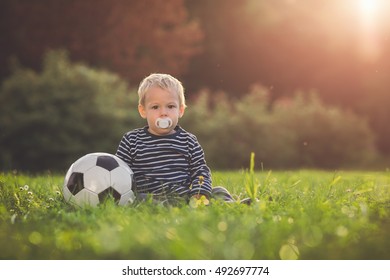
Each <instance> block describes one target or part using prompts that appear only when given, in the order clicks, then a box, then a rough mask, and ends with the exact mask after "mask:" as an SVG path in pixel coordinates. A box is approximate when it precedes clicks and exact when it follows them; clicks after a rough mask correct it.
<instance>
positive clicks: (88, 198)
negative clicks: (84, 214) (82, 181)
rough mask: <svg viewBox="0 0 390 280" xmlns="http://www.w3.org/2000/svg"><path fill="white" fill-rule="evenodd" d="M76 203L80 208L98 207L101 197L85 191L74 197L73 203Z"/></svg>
mask: <svg viewBox="0 0 390 280" xmlns="http://www.w3.org/2000/svg"><path fill="white" fill-rule="evenodd" d="M72 201H74V203H76V204H77V205H78V206H81V207H82V206H85V205H90V206H97V205H98V204H99V197H98V195H97V194H96V193H94V192H91V191H89V190H87V189H83V190H82V191H80V192H79V193H78V194H76V195H75V196H73V197H72V199H71V201H70V202H72Z"/></svg>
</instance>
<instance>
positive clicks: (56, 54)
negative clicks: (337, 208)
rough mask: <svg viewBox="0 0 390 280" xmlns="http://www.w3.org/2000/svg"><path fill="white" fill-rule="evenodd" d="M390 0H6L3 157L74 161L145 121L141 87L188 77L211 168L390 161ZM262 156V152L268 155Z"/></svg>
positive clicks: (185, 122)
mask: <svg viewBox="0 0 390 280" xmlns="http://www.w3.org/2000/svg"><path fill="white" fill-rule="evenodd" d="M389 12H390V4H389V3H387V1H384V0H343V1H339V0H318V1H311V0H301V1H294V0H272V1H257V0H242V1H235V0H213V1H206V0H198V1H190V0H187V1H186V0H164V1H162V0H147V1H141V0H133V1H125V0H117V1H109V0H93V1H92V0H83V1H77V0H67V1H65V0H34V1H27V0H18V1H15V0H3V1H1V2H0V32H1V34H2V36H1V37H0V65H1V67H0V80H1V88H0V164H1V165H0V169H22V170H30V171H42V170H45V169H51V170H59V169H60V170H62V169H64V168H67V166H68V165H69V164H70V163H71V162H73V161H74V160H75V159H77V158H78V157H79V156H81V155H83V154H85V153H88V152H95V151H106V152H115V150H116V147H117V144H118V142H119V140H120V138H121V136H122V135H123V133H125V132H126V131H128V130H130V129H133V128H135V127H139V126H142V125H144V122H143V120H142V119H141V118H140V117H139V116H138V112H137V96H136V87H137V86H138V83H139V81H140V80H141V79H142V78H143V77H144V76H146V75H148V74H150V73H151V72H166V73H170V74H172V75H175V76H177V77H178V78H179V79H181V80H182V81H183V83H184V86H185V87H186V94H187V98H188V105H189V107H188V109H187V112H186V115H185V117H184V118H183V119H182V126H183V127H184V128H185V129H187V130H188V131H191V132H193V133H194V134H196V135H197V136H198V138H199V140H200V142H201V144H202V146H203V148H204V149H205V152H206V157H207V160H208V162H209V164H210V165H211V166H212V167H213V168H221V169H222V168H223V169H230V168H240V167H247V165H248V162H249V155H250V152H252V151H253V152H255V153H256V160H257V161H259V162H262V163H263V164H264V167H265V168H300V167H316V168H340V167H351V168H352V167H364V168H370V167H372V168H374V167H381V168H383V167H388V166H389V163H390V160H389V158H390V144H389V143H390V126H388V120H389V119H390V111H389V110H388V108H389V106H390V95H389V91H390V81H389V79H388V76H389V74H390V41H389V40H387V38H388V36H389V35H390V28H389V27H390V16H389ZM257 166H259V165H258V164H257Z"/></svg>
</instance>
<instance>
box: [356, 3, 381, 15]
mask: <svg viewBox="0 0 390 280" xmlns="http://www.w3.org/2000/svg"><path fill="white" fill-rule="evenodd" d="M359 2H360V10H361V12H362V14H363V15H366V16H373V15H374V14H375V13H376V12H377V11H378V8H379V4H378V1H377V0H360V1H359Z"/></svg>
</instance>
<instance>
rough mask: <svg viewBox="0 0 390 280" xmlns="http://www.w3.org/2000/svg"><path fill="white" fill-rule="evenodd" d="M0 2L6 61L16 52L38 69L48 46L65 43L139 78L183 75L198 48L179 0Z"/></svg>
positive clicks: (79, 57) (78, 56) (81, 57)
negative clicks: (160, 72) (161, 74)
mask: <svg viewBox="0 0 390 280" xmlns="http://www.w3.org/2000/svg"><path fill="white" fill-rule="evenodd" d="M2 2H3V3H2V4H1V5H2V12H3V13H4V18H3V19H2V24H3V26H4V30H2V31H3V32H4V33H2V37H3V38H5V40H6V41H7V43H6V44H5V45H4V46H3V48H4V49H3V51H2V52H1V53H2V54H1V55H0V56H1V59H0V61H1V62H4V63H5V62H6V60H7V57H9V56H11V55H14V56H16V57H18V58H19V59H20V61H21V62H22V63H23V64H24V65H27V66H30V67H33V68H35V69H37V68H38V66H39V65H40V61H41V58H42V56H43V54H44V53H45V52H46V51H47V50H49V49H57V48H64V49H67V50H69V53H70V56H71V58H72V59H74V60H75V61H85V62H87V63H88V64H90V65H94V66H98V67H104V68H106V69H109V70H111V71H115V72H116V73H118V74H120V75H121V76H122V77H123V78H126V79H127V80H128V81H130V82H133V83H138V81H139V80H140V79H141V78H143V77H144V76H145V75H147V74H149V73H150V72H158V71H162V72H168V73H171V74H173V75H180V74H182V73H183V72H185V71H186V70H187V66H188V62H189V59H190V58H191V57H192V56H193V55H194V54H196V53H198V52H199V51H200V42H201V40H202V32H201V30H200V27H199V24H198V23H197V22H196V21H194V20H192V21H190V20H188V15H187V10H186V8H185V6H184V3H183V0H152V1H127V0H116V1H111V0H83V1H78V0H40V1H26V0H21V1H14V0H4V1H2Z"/></svg>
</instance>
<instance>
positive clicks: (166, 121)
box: [156, 118, 172, 129]
mask: <svg viewBox="0 0 390 280" xmlns="http://www.w3.org/2000/svg"><path fill="white" fill-rule="evenodd" d="M171 125H172V120H171V119H170V118H158V119H157V120H156V126H157V127H159V128H162V129H166V128H168V127H170V126H171Z"/></svg>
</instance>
